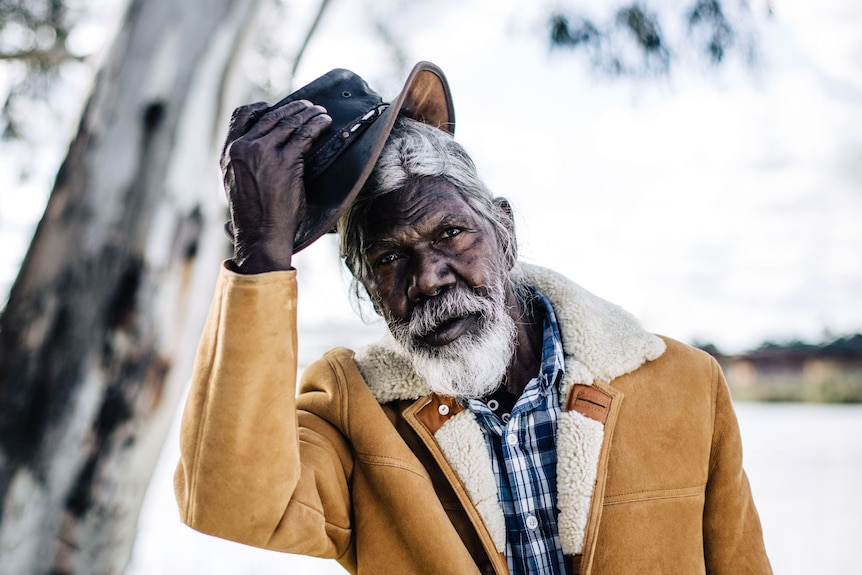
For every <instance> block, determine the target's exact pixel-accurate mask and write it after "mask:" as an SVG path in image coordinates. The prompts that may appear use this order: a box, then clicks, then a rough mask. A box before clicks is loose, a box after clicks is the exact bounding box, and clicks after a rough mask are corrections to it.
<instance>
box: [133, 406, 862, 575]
mask: <svg viewBox="0 0 862 575" xmlns="http://www.w3.org/2000/svg"><path fill="white" fill-rule="evenodd" d="M736 409H737V414H738V415H739V423H740V429H741V430H742V438H743V449H744V459H745V467H746V470H747V472H748V476H749V480H750V481H751V485H752V489H753V490H754V497H755V502H756V504H757V507H758V509H759V511H760V516H761V520H762V522H763V530H764V534H765V540H766V548H767V551H768V552H769V555H770V559H771V560H772V565H773V568H774V570H775V573H777V574H779V575H802V574H806V575H807V574H810V573H824V574H830V575H842V574H845V573H848V574H849V573H859V572H860V571H859V556H858V552H857V549H856V548H857V546H858V545H859V541H860V540H862V406H859V405H854V406H836V405H808V404H762V403H741V404H737V406H736ZM176 427H177V426H176V425H175V426H174V430H173V432H172V434H171V437H170V438H169V440H168V445H167V446H166V448H165V450H164V452H163V454H162V459H161V461H160V463H159V467H158V468H157V469H156V474H155V476H154V478H153V482H152V485H151V486H150V490H149V492H148V494H147V500H146V502H145V504H144V509H143V511H142V514H141V519H140V523H139V536H138V540H137V542H136V544H135V550H134V556H133V558H132V564H131V565H130V567H129V569H128V571H127V573H128V574H129V575H152V574H154V573H158V574H160V575H191V574H196V573H207V574H208V575H222V574H223V575H256V574H266V575H269V574H275V573H290V574H291V575H302V574H309V575H311V574H314V575H326V574H335V573H339V574H341V573H344V571H343V570H342V569H341V568H340V567H339V566H338V565H337V564H336V563H334V562H333V561H324V560H319V559H311V558H306V557H300V556H294V555H286V554H282V553H276V552H272V551H264V550H259V549H254V548H251V547H247V546H244V545H240V544H237V543H232V542H229V541H223V540H221V539H216V538H213V537H208V536H206V535H202V534H200V533H196V532H194V531H192V530H191V529H189V528H187V527H185V526H183V525H181V524H180V521H179V517H178V513H177V510H176V505H175V503H174V497H173V488H172V476H173V469H174V466H175V464H176V461H177V458H178V457H179V450H178V447H177V444H178V439H177V433H178V431H177V429H176Z"/></svg>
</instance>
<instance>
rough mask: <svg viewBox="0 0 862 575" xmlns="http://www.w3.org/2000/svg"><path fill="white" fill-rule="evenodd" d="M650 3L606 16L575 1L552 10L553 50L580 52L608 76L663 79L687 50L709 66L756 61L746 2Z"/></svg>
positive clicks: (632, 5) (621, 8) (625, 7)
mask: <svg viewBox="0 0 862 575" xmlns="http://www.w3.org/2000/svg"><path fill="white" fill-rule="evenodd" d="M653 4H655V2H648V1H639V2H632V3H630V4H629V3H626V4H623V5H622V6H617V7H616V8H615V9H613V12H612V13H611V14H610V15H608V16H605V17H604V18H597V17H595V16H594V15H586V13H585V11H584V10H583V9H581V8H579V7H578V6H577V3H576V2H572V3H571V6H569V7H564V8H559V9H556V10H554V11H553V12H551V14H550V15H549V16H548V20H547V25H548V28H547V30H548V40H549V42H550V46H551V49H552V50H569V51H579V52H584V53H586V54H587V57H588V59H589V63H590V65H591V66H592V67H593V68H594V69H595V70H597V71H599V72H600V73H603V74H607V75H609V76H641V75H647V76H657V75H667V74H669V73H670V72H671V71H672V69H673V68H674V67H675V65H676V64H677V63H678V62H679V61H680V60H681V58H682V56H683V55H686V54H689V53H691V52H694V53H695V54H696V55H697V57H699V58H701V59H703V60H705V61H706V62H708V63H709V64H710V65H712V66H719V65H721V64H723V63H724V62H726V61H727V59H728V57H729V56H730V55H732V54H734V53H738V54H739V55H741V57H742V59H743V61H744V62H745V63H746V64H748V65H753V64H754V62H755V61H756V53H757V36H756V33H755V28H756V27H755V24H754V18H753V15H752V12H751V9H750V7H749V5H748V2H747V1H746V0H739V1H738V2H735V3H733V4H731V2H728V1H727V0H694V1H693V2H690V3H688V5H687V6H686V5H685V4H681V5H678V6H676V7H673V8H672V9H671V8H667V7H665V6H664V5H662V6H661V8H658V7H654V6H653ZM731 5H732V6H734V8H733V9H732V10H728V7H729V6H731ZM766 14H767V16H768V15H771V7H770V5H769V4H766Z"/></svg>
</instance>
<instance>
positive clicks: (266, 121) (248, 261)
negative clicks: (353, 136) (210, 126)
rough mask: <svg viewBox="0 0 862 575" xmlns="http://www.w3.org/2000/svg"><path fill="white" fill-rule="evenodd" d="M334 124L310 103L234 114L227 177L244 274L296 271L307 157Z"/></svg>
mask: <svg viewBox="0 0 862 575" xmlns="http://www.w3.org/2000/svg"><path fill="white" fill-rule="evenodd" d="M331 123H332V118H330V117H329V116H328V115H327V114H326V110H325V109H324V108H322V107H321V106H315V105H312V104H311V103H310V102H308V101H305V100H300V101H295V102H290V103H289V104H287V105H284V106H280V107H277V108H269V107H268V106H267V105H266V104H261V103H258V104H251V105H249V106H243V107H241V108H237V110H236V111H235V112H234V115H233V117H232V118H231V125H230V128H229V130H228V136H227V140H226V142H225V148H224V152H223V154H222V173H223V177H224V185H225V192H226V193H227V196H228V205H229V207H230V213H231V221H230V222H229V226H230V227H229V234H230V235H231V238H232V240H233V244H234V258H233V262H234V264H235V265H236V267H237V269H238V271H240V272H243V273H262V272H267V271H275V270H284V269H289V268H290V257H291V254H293V251H294V249H293V248H294V246H293V241H294V237H295V235H296V230H297V228H298V227H299V225H300V222H302V220H303V219H304V218H305V212H306V208H305V206H306V201H305V177H304V170H305V163H304V161H303V155H304V154H306V153H307V152H308V151H309V149H310V148H311V146H312V143H313V142H314V141H315V140H316V139H317V138H318V137H319V136H320V134H321V133H322V132H323V131H324V130H325V129H326V128H327V127H329V125H330V124H331Z"/></svg>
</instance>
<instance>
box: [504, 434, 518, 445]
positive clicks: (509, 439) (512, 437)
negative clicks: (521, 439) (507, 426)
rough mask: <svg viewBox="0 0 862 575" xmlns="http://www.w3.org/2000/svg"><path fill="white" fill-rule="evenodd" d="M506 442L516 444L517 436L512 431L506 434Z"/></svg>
mask: <svg viewBox="0 0 862 575" xmlns="http://www.w3.org/2000/svg"><path fill="white" fill-rule="evenodd" d="M506 443H508V444H509V445H515V444H517V443H518V436H517V435H515V434H514V433H510V434H509V435H507V436H506Z"/></svg>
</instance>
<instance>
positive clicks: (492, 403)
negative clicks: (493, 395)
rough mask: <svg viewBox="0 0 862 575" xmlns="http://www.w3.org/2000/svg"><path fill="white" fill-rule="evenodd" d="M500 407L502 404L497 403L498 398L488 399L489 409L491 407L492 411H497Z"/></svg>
mask: <svg viewBox="0 0 862 575" xmlns="http://www.w3.org/2000/svg"><path fill="white" fill-rule="evenodd" d="M498 407H500V404H499V403H497V400H496V399H489V400H488V409H490V410H491V411H497V408H498Z"/></svg>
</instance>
